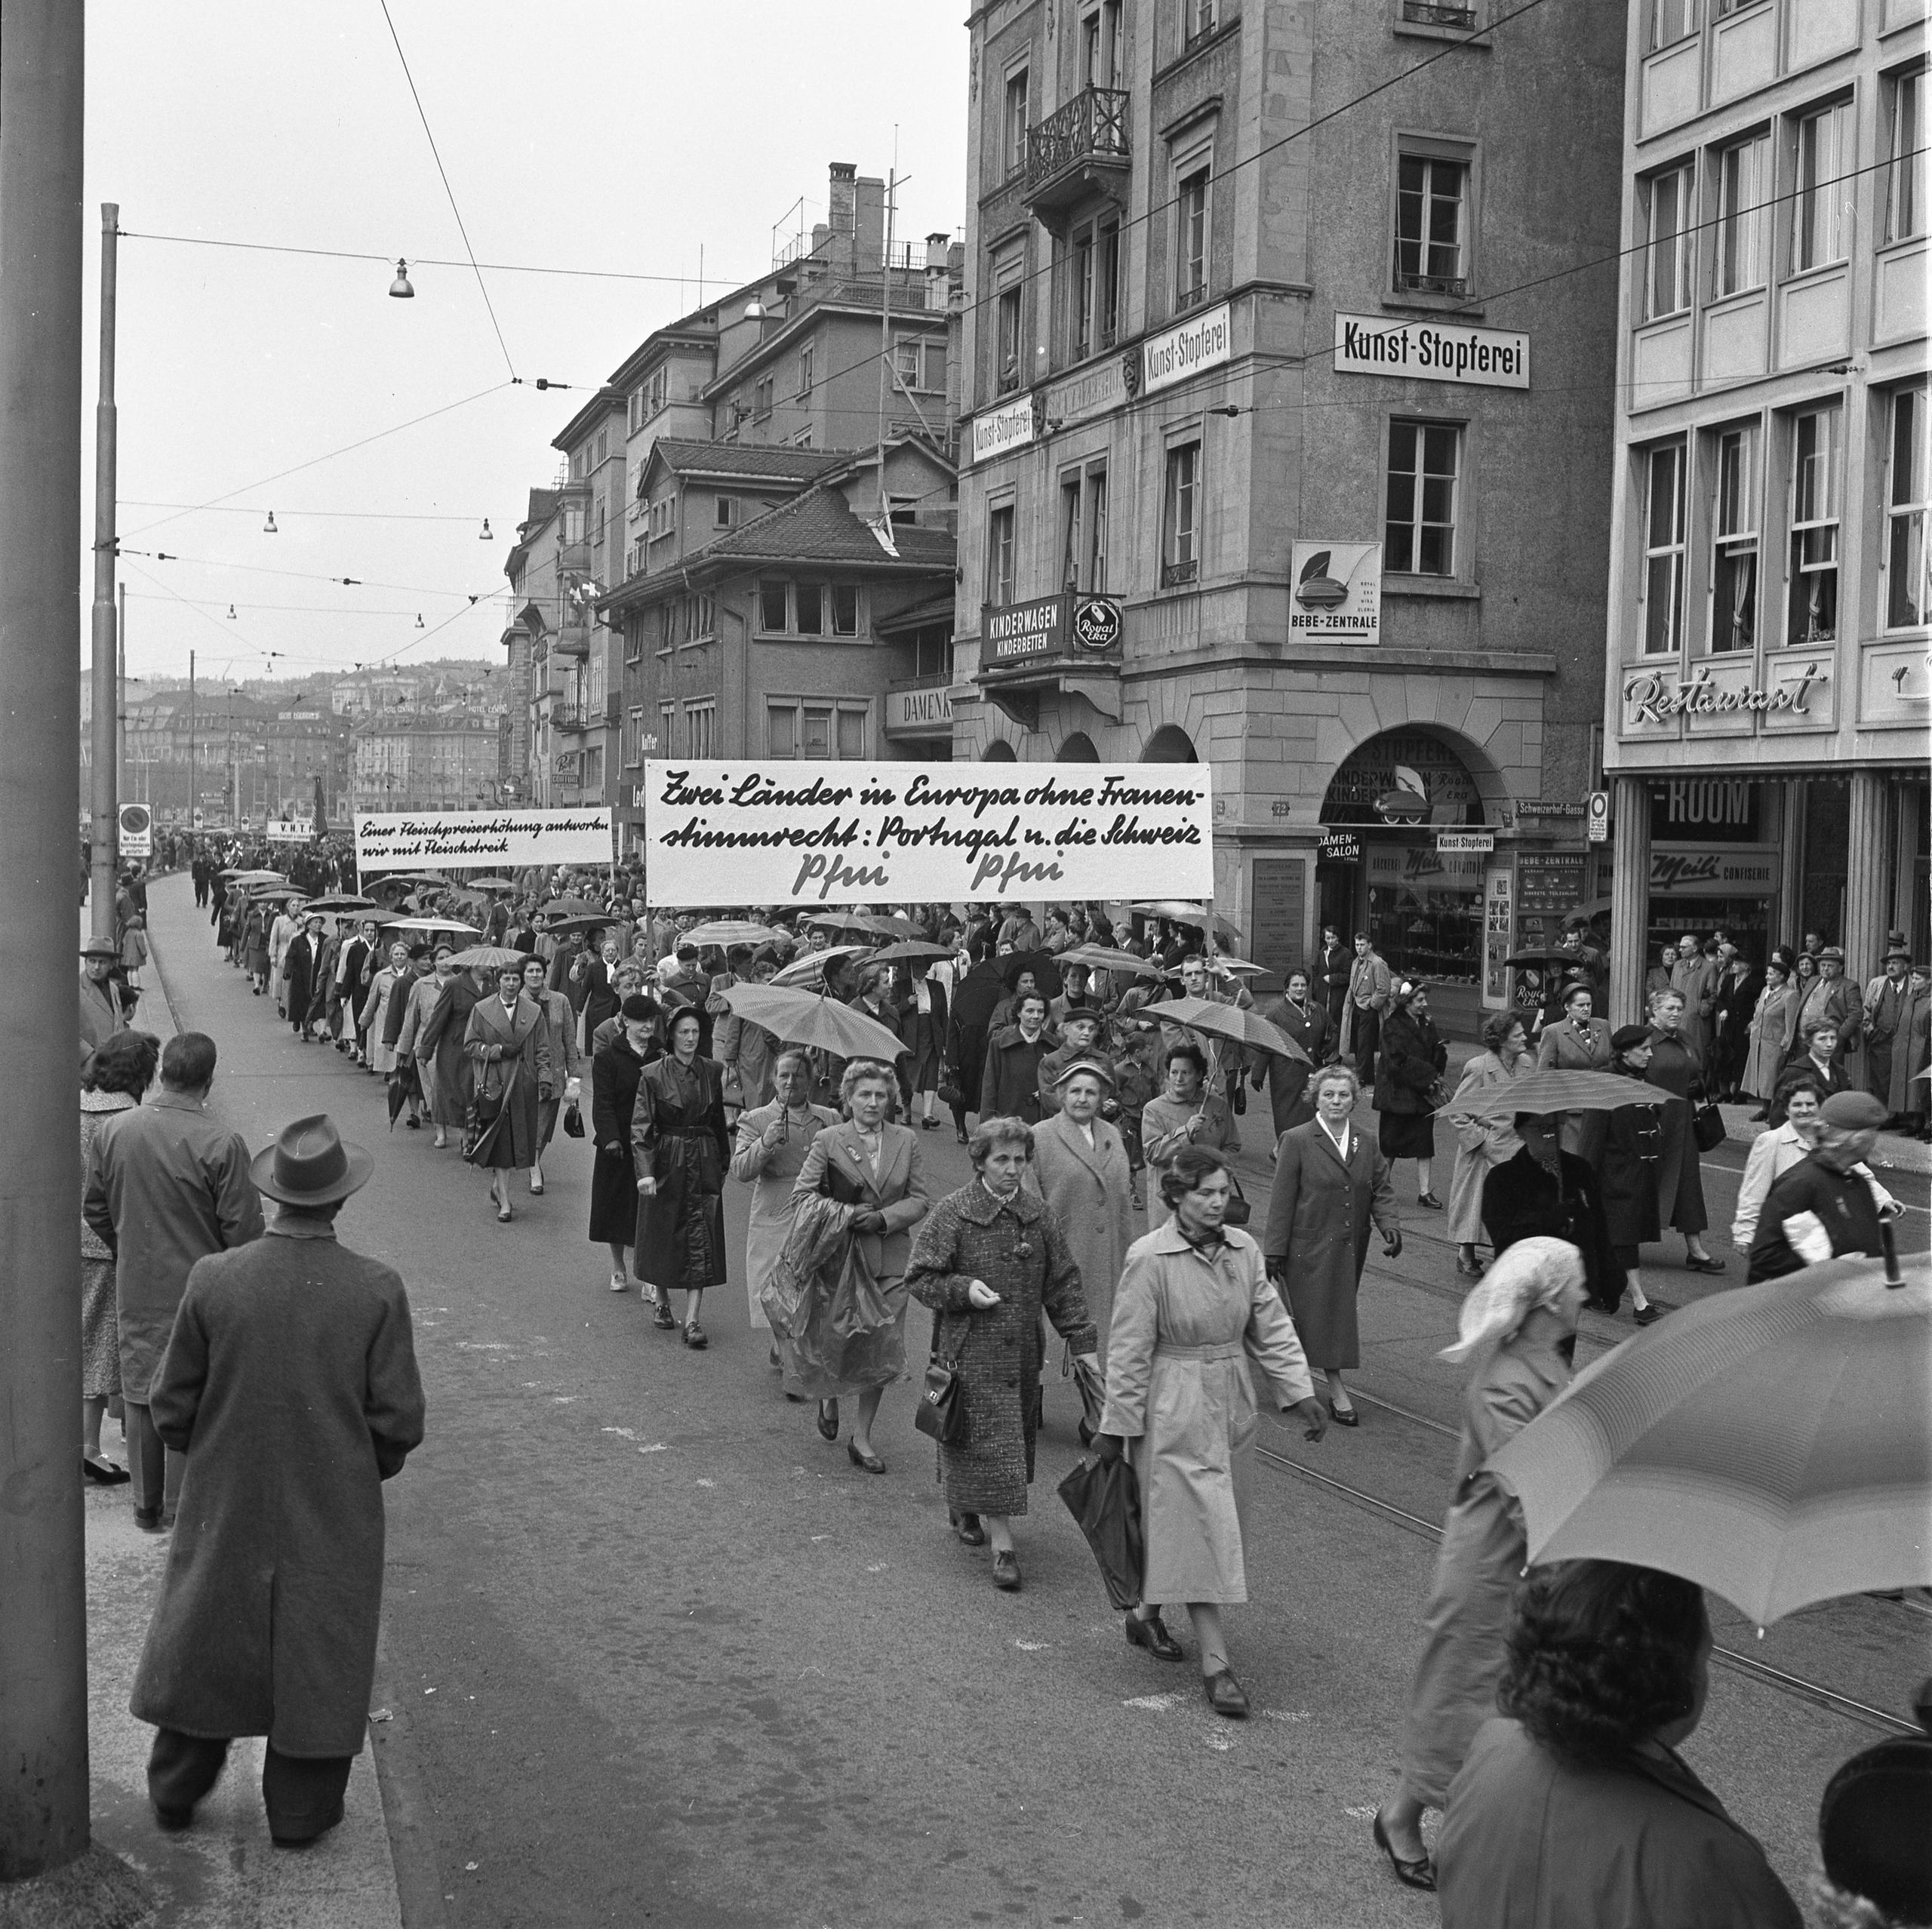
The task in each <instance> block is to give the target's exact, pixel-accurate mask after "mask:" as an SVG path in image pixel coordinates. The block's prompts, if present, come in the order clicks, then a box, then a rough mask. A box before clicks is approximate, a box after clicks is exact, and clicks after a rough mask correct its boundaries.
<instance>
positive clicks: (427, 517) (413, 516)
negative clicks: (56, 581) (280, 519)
mask: <svg viewBox="0 0 1932 1929" xmlns="http://www.w3.org/2000/svg"><path fill="white" fill-rule="evenodd" d="M116 500H117V502H118V506H120V507H121V508H122V509H186V510H187V511H188V512H189V513H190V514H202V513H205V514H208V515H264V514H266V511H265V510H263V509H260V508H251V507H250V506H249V505H248V504H247V503H161V502H154V501H151V500H146V499H145V498H143V497H139V496H122V497H117V498H116ZM282 514H283V515H285V516H289V517H294V518H300V517H302V516H318V517H320V516H327V517H328V518H330V520H331V521H356V522H472V523H474V522H483V521H488V518H487V517H485V516H480V515H446V514H443V513H441V512H431V511H428V510H423V509H283V511H282Z"/></svg>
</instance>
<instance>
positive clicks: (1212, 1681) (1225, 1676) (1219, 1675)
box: [1201, 1668, 1247, 1721]
mask: <svg viewBox="0 0 1932 1929" xmlns="http://www.w3.org/2000/svg"><path fill="white" fill-rule="evenodd" d="M1201 1687H1202V1689H1203V1690H1204V1691H1205V1693H1206V1694H1207V1706H1209V1707H1210V1708H1211V1709H1214V1712H1215V1713H1216V1714H1217V1715H1220V1716H1221V1717H1222V1718H1223V1719H1224V1720H1226V1721H1246V1720H1247V1694H1246V1693H1245V1692H1244V1691H1243V1689H1242V1687H1241V1684H1240V1682H1238V1681H1236V1680H1235V1678H1234V1676H1233V1675H1231V1674H1229V1672H1228V1671H1227V1669H1225V1668H1223V1669H1219V1670H1217V1672H1215V1673H1214V1674H1211V1675H1206V1676H1204V1678H1202V1681H1201Z"/></svg>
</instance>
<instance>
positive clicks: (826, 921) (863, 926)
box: [798, 911, 919, 938]
mask: <svg viewBox="0 0 1932 1929" xmlns="http://www.w3.org/2000/svg"><path fill="white" fill-rule="evenodd" d="M798 921H799V923H801V925H817V926H819V927H820V929H822V930H824V931H857V932H859V933H860V934H862V935H863V936H865V937H875V938H881V937H882V938H915V937H918V935H919V928H918V925H915V924H913V923H912V921H910V920H909V919H908V918H894V917H889V916H888V915H886V914H885V913H884V912H874V911H814V912H812V913H811V915H810V916H809V917H805V918H800V919H799V920H798Z"/></svg>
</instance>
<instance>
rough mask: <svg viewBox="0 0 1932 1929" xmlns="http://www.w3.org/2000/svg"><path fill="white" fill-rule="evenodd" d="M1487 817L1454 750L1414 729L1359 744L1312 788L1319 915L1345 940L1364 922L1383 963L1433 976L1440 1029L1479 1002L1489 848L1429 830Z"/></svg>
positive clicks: (1472, 824) (1461, 1021) (1466, 1021)
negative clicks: (1464, 845)
mask: <svg viewBox="0 0 1932 1929" xmlns="http://www.w3.org/2000/svg"><path fill="white" fill-rule="evenodd" d="M1489 821H1490V820H1489V819H1488V818H1487V816H1486V814H1485V813H1484V805H1483V795H1482V787H1481V784H1480V783H1479V781H1478V778H1477V777H1476V776H1475V774H1473V773H1472V771H1471V770H1470V768H1469V765H1467V764H1466V763H1465V762H1464V761H1463V758H1462V757H1461V755H1459V754H1458V752H1457V750H1456V749H1454V748H1452V747H1451V745H1450V744H1449V743H1447V741H1445V740H1443V739H1442V738H1440V737H1435V736H1433V735H1431V734H1429V733H1427V732H1426V731H1420V730H1414V729H1410V730H1392V731H1383V732H1382V733H1381V734H1380V735H1379V736H1376V737H1370V738H1368V739H1367V740H1366V741H1365V742H1364V743H1361V744H1358V746H1356V747H1355V749H1353V750H1352V751H1351V752H1349V755H1347V756H1346V758H1343V761H1342V762H1341V764H1340V766H1339V767H1338V768H1337V770H1336V772H1335V774H1334V777H1332V778H1331V780H1329V784H1328V788H1327V792H1326V794H1325V795H1324V796H1323V798H1322V800H1321V823H1322V825H1323V827H1324V832H1325V835H1324V838H1323V839H1322V845H1321V854H1320V856H1319V857H1318V860H1317V863H1316V865H1315V891H1316V894H1317V899H1318V904H1317V913H1316V916H1317V922H1318V924H1321V925H1334V926H1335V927H1336V928H1337V930H1339V931H1340V932H1341V933H1342V934H1343V941H1344V942H1345V943H1346V942H1347V941H1348V940H1349V939H1350V938H1352V937H1353V936H1354V934H1355V933H1356V932H1357V931H1366V932H1367V934H1369V937H1370V938H1371V940H1373V941H1374V946H1375V949H1377V951H1378V952H1380V954H1381V955H1383V957H1384V958H1386V959H1387V960H1388V961H1389V968H1390V969H1391V970H1392V971H1395V972H1397V973H1398V974H1407V975H1408V976H1411V977H1420V978H1423V979H1426V980H1427V981H1428V983H1429V985H1430V986H1432V988H1435V990H1434V997H1433V1002H1434V1004H1435V1007H1436V1010H1437V1014H1438V1022H1440V1021H1441V1020H1443V1019H1444V1018H1446V1019H1447V1020H1450V1021H1451V1025H1450V1026H1444V1029H1451V1026H1453V1028H1454V1030H1455V1031H1457V1032H1459V1033H1463V1034H1465V1035H1466V1033H1467V1032H1469V1029H1471V1028H1472V1026H1473V1024H1474V1023H1475V1019H1476V1016H1477V1014H1478V1011H1480V1009H1481V1000H1482V989H1483V958H1484V952H1483V928H1484V926H1483V918H1484V912H1483V894H1484V873H1485V871H1486V869H1487V866H1488V864H1489V863H1490V859H1489V856H1488V854H1487V853H1486V852H1485V851H1482V850H1480V849H1478V850H1468V851H1455V850H1447V849H1444V848H1441V845H1442V844H1443V842H1444V840H1443V838H1441V835H1440V833H1441V832H1444V831H1454V830H1461V829H1471V828H1479V827H1481V826H1484V825H1486V824H1487V823H1488V822H1489ZM1471 841H1472V842H1474V841H1478V840H1475V839H1472V840H1471Z"/></svg>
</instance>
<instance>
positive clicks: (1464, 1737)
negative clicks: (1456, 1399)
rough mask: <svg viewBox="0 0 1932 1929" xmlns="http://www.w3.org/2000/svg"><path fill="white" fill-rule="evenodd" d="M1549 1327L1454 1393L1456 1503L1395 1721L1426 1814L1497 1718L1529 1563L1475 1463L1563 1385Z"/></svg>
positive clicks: (1510, 1508) (1508, 1496)
mask: <svg viewBox="0 0 1932 1929" xmlns="http://www.w3.org/2000/svg"><path fill="white" fill-rule="evenodd" d="M1556 1328H1557V1322H1556V1321H1555V1320H1554V1319H1552V1318H1550V1317H1549V1315H1543V1317H1542V1318H1536V1317H1534V1315H1533V1316H1532V1317H1531V1319H1530V1320H1529V1321H1527V1323H1526V1324H1525V1325H1524V1328H1522V1329H1521V1331H1518V1332H1517V1333H1515V1334H1512V1336H1511V1337H1509V1339H1507V1340H1504V1341H1503V1343H1502V1344H1501V1345H1500V1346H1497V1347H1494V1348H1492V1349H1490V1350H1489V1352H1487V1355H1478V1360H1477V1362H1476V1366H1475V1371H1474V1372H1473V1373H1472V1374H1471V1376H1470V1378H1469V1385H1468V1386H1466V1388H1465V1389H1463V1441H1462V1448H1461V1451H1460V1453H1459V1454H1458V1455H1457V1460H1456V1481H1455V1488H1454V1499H1453V1500H1451V1502H1450V1503H1449V1512H1448V1514H1447V1516H1446V1518H1444V1521H1443V1523H1442V1543H1441V1546H1440V1547H1439V1548H1438V1550H1437V1552H1436V1556H1435V1580H1434V1581H1433V1582H1432V1583H1431V1585H1430V1588H1429V1603H1428V1605H1427V1606H1426V1607H1425V1608H1424V1609H1423V1628H1424V1629H1426V1635H1425V1637H1424V1639H1423V1651H1422V1656H1421V1658H1420V1660H1418V1661H1417V1663H1416V1673H1415V1682H1414V1686H1413V1687H1411V1690H1410V1692H1409V1702H1408V1708H1407V1712H1406V1713H1405V1715H1404V1718H1403V1722H1402V1793H1403V1794H1404V1795H1407V1796H1411V1797H1413V1798H1414V1799H1415V1800H1416V1801H1420V1803H1421V1804H1423V1807H1426V1808H1440V1807H1441V1806H1442V1804H1443V1803H1444V1801H1446V1800H1447V1797H1448V1794H1449V1785H1450V1783H1451V1782H1453V1781H1454V1780H1455V1779H1456V1774H1457V1771H1458V1770H1459V1769H1460V1767H1462V1765H1463V1761H1464V1760H1465V1759H1466V1758H1467V1756H1468V1755H1469V1744H1470V1743H1472V1741H1474V1740H1475V1737H1476V1731H1477V1730H1478V1728H1480V1727H1481V1726H1482V1724H1484V1722H1485V1721H1487V1720H1488V1719H1489V1718H1490V1717H1491V1715H1494V1713H1495V1712H1496V1690H1497V1684H1498V1683H1499V1682H1500V1681H1501V1680H1502V1678H1503V1663H1504V1661H1505V1660H1506V1653H1505V1650H1504V1645H1503V1644H1504V1642H1505V1641H1506V1638H1507V1637H1508V1635H1509V1604H1510V1600H1511V1597H1512V1595H1514V1594H1515V1591H1516V1582H1517V1579H1518V1576H1519V1575H1520V1574H1521V1572H1522V1570H1523V1564H1524V1561H1525V1559H1526V1558H1527V1555H1528V1538H1527V1534H1526V1532H1525V1530H1524V1525H1523V1510H1522V1507H1521V1505H1520V1503H1518V1500H1517V1499H1516V1497H1515V1495H1514V1494H1512V1493H1511V1492H1510V1491H1509V1489H1508V1488H1506V1487H1504V1486H1503V1485H1502V1484H1500V1482H1499V1481H1497V1479H1496V1478H1495V1476H1494V1475H1492V1474H1488V1473H1485V1472H1484V1471H1483V1463H1484V1461H1486V1460H1487V1459H1488V1458H1489V1457H1490V1456H1491V1454H1494V1453H1495V1452H1496V1451H1497V1449H1498V1448H1500V1447H1501V1446H1502V1445H1503V1443H1504V1442H1505V1441H1508V1440H1510V1439H1512V1438H1514V1437H1515V1435H1517V1434H1518V1433H1520V1432H1521V1431H1522V1429H1524V1427H1526V1426H1528V1425H1529V1423H1531V1420H1534V1419H1535V1418H1536V1417H1537V1414H1540V1413H1541V1412H1542V1411H1543V1409H1544V1408H1546V1407H1547V1406H1548V1405H1549V1404H1550V1402H1551V1401H1552V1400H1554V1399H1555V1398H1556V1396H1557V1395H1558V1394H1559V1393H1561V1392H1562V1391H1563V1389H1564V1387H1566V1386H1568V1385H1569V1383H1570V1368H1569V1364H1568V1363H1567V1361H1565V1360H1564V1357H1563V1355H1561V1353H1559V1352H1558V1351H1557V1350H1556V1341H1557V1338H1558V1334H1557V1331H1556Z"/></svg>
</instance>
